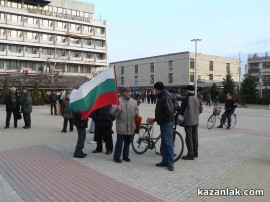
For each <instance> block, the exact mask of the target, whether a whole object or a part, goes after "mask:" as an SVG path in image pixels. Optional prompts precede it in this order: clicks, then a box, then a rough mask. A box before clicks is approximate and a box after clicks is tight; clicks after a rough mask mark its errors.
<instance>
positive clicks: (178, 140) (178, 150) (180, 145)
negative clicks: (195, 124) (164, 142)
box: [173, 131, 184, 162]
mask: <svg viewBox="0 0 270 202" xmlns="http://www.w3.org/2000/svg"><path fill="white" fill-rule="evenodd" d="M173 138H174V157H173V161H174V162H176V161H178V160H179V159H180V158H181V156H182V154H183V152H184V140H183V137H182V135H181V134H180V133H179V132H177V131H173Z"/></svg>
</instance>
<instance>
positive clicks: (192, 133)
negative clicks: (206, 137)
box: [185, 125, 199, 156]
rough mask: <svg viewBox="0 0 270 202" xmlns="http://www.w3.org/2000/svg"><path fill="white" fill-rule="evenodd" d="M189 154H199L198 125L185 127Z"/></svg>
mask: <svg viewBox="0 0 270 202" xmlns="http://www.w3.org/2000/svg"><path fill="white" fill-rule="evenodd" d="M185 132H186V145H187V149H188V156H194V155H198V146H199V141H198V125H196V126H187V127H185Z"/></svg>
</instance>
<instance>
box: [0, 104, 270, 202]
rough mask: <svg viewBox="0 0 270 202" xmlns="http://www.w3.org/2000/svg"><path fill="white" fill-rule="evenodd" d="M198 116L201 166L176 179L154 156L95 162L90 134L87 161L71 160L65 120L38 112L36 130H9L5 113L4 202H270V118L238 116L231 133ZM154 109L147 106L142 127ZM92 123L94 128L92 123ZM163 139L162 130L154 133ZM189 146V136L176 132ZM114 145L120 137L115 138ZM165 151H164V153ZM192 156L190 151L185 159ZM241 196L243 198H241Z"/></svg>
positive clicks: (185, 165) (191, 165)
mask: <svg viewBox="0 0 270 202" xmlns="http://www.w3.org/2000/svg"><path fill="white" fill-rule="evenodd" d="M203 107H204V111H203V113H202V114H201V115H200V126H199V158H196V159H195V160H194V161H185V160H179V161H178V162H176V163H175V171H174V172H169V171H168V169H167V168H160V167H156V166H155V164H156V163H159V162H160V161H161V157H160V156H158V155H156V154H155V152H154V150H148V151H147V152H146V153H145V154H142V155H138V154H135V153H134V152H133V150H132V148H130V158H131V162H129V163H127V162H123V163H121V164H117V163H114V162H113V154H111V155H105V148H104V151H103V153H98V154H93V153H92V150H94V149H95V147H96V145H95V144H89V141H92V140H93V134H90V133H87V138H86V143H85V149H84V152H85V153H87V154H88V156H87V157H86V158H84V159H75V158H73V157H72V156H73V152H74V148H75V145H76V141H77V133H76V130H74V131H73V132H67V133H61V129H62V124H63V118H62V117H61V116H59V115H54V116H51V115H50V111H49V106H42V107H34V109H33V113H32V128H31V129H28V130H25V129H23V128H22V127H23V121H22V120H20V121H19V123H18V128H16V129H15V128H14V127H13V120H11V127H10V128H9V129H4V126H5V115H6V112H5V107H4V106H0V112H1V116H0V123H1V126H0V201H1V202H17V201H18V202H20V201H172V202H174V201H187V202H197V201H205V202H208V201H213V202H216V201H218V202H219V201H224V202H228V201H233V202H234V201H239V202H240V201H243V202H248V201H252V202H253V201H258V202H263V201H265V202H269V201H270V174H269V173H270V171H269V170H270V149H269V148H270V132H269V131H270V130H269V126H270V110H262V109H250V108H237V109H236V113H237V124H236V126H235V128H233V129H231V130H225V129H218V128H216V126H217V123H216V126H215V127H214V128H212V129H211V130H209V129H207V128H206V122H207V119H208V117H209V116H210V114H211V113H212V107H206V106H205V105H204V106H203ZM154 108H155V105H151V104H149V105H148V104H141V105H140V107H139V109H140V115H141V116H142V117H143V121H145V120H146V118H147V117H153V116H154ZM89 123H90V122H89ZM154 130H155V133H156V134H158V132H159V128H158V126H157V125H155V127H154ZM177 130H178V131H179V132H180V133H181V134H182V136H183V137H184V138H185V133H184V130H183V128H181V127H178V129H177ZM114 143H115V134H114ZM158 147H159V146H158ZM186 152H187V150H186V148H185V151H184V155H185V154H186ZM227 188H228V189H231V190H233V189H235V188H238V189H241V191H244V190H251V192H250V193H254V192H253V190H256V189H262V190H263V191H264V196H201V195H200V194H199V195H198V189H205V190H206V189H208V190H209V189H210V190H218V189H227ZM241 193H242V192H241Z"/></svg>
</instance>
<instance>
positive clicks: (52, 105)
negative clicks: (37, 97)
mask: <svg viewBox="0 0 270 202" xmlns="http://www.w3.org/2000/svg"><path fill="white" fill-rule="evenodd" d="M53 109H54V114H55V115H56V114H57V111H56V103H51V115H53Z"/></svg>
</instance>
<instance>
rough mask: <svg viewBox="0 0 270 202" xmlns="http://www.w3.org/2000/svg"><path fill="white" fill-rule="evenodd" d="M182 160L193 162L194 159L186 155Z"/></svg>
mask: <svg viewBox="0 0 270 202" xmlns="http://www.w3.org/2000/svg"><path fill="white" fill-rule="evenodd" d="M182 159H184V160H194V157H193V156H189V155H186V156H183V157H182Z"/></svg>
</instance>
